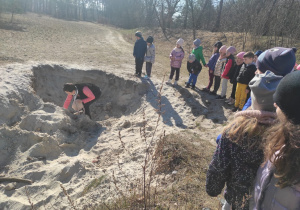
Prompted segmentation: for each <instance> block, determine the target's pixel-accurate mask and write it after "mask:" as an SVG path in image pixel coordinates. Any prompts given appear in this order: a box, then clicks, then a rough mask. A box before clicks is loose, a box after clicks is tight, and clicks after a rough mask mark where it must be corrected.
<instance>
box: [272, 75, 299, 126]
mask: <svg viewBox="0 0 300 210" xmlns="http://www.w3.org/2000/svg"><path fill="white" fill-rule="evenodd" d="M299 81H300V71H294V72H292V73H290V74H288V75H286V76H285V77H284V78H283V79H282V80H281V82H280V83H279V85H278V87H277V89H276V92H275V94H274V96H273V97H274V102H275V103H276V104H277V106H279V108H280V109H281V111H282V112H283V113H284V114H285V116H286V117H287V118H288V119H289V120H291V121H292V122H293V123H294V124H300V106H299V104H300V82H299Z"/></svg>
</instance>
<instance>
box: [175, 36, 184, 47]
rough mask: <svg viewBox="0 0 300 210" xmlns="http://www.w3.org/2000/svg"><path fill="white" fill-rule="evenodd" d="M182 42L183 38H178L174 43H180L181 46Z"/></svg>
mask: <svg viewBox="0 0 300 210" xmlns="http://www.w3.org/2000/svg"><path fill="white" fill-rule="evenodd" d="M183 43H184V40H183V39H182V38H179V39H178V40H177V42H176V44H178V45H180V47H182V45H183Z"/></svg>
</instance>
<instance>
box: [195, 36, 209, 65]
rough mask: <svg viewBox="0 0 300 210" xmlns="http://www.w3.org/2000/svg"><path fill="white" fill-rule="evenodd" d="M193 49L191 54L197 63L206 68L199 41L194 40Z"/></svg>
mask: <svg viewBox="0 0 300 210" xmlns="http://www.w3.org/2000/svg"><path fill="white" fill-rule="evenodd" d="M193 44H194V48H193V50H192V53H193V54H194V55H195V56H196V60H198V61H199V62H200V61H201V62H202V64H203V66H206V62H205V59H204V56H203V52H202V51H203V47H202V46H200V44H201V41H200V39H195V40H194V42H193Z"/></svg>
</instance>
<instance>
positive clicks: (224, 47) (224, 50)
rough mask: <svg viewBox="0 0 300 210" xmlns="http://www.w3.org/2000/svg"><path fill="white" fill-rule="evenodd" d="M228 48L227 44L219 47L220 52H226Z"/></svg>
mask: <svg viewBox="0 0 300 210" xmlns="http://www.w3.org/2000/svg"><path fill="white" fill-rule="evenodd" d="M226 49H227V46H226V45H223V46H222V47H221V48H220V49H219V52H223V53H226Z"/></svg>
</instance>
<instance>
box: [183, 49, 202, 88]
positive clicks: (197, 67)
mask: <svg viewBox="0 0 300 210" xmlns="http://www.w3.org/2000/svg"><path fill="white" fill-rule="evenodd" d="M201 69H202V65H201V64H200V62H199V61H198V60H196V56H195V55H194V54H190V55H189V59H188V62H187V70H188V72H189V74H190V76H189V80H188V82H187V83H186V86H185V87H186V88H189V87H190V84H191V83H192V89H195V85H196V82H197V77H198V75H199V73H200V72H201Z"/></svg>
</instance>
